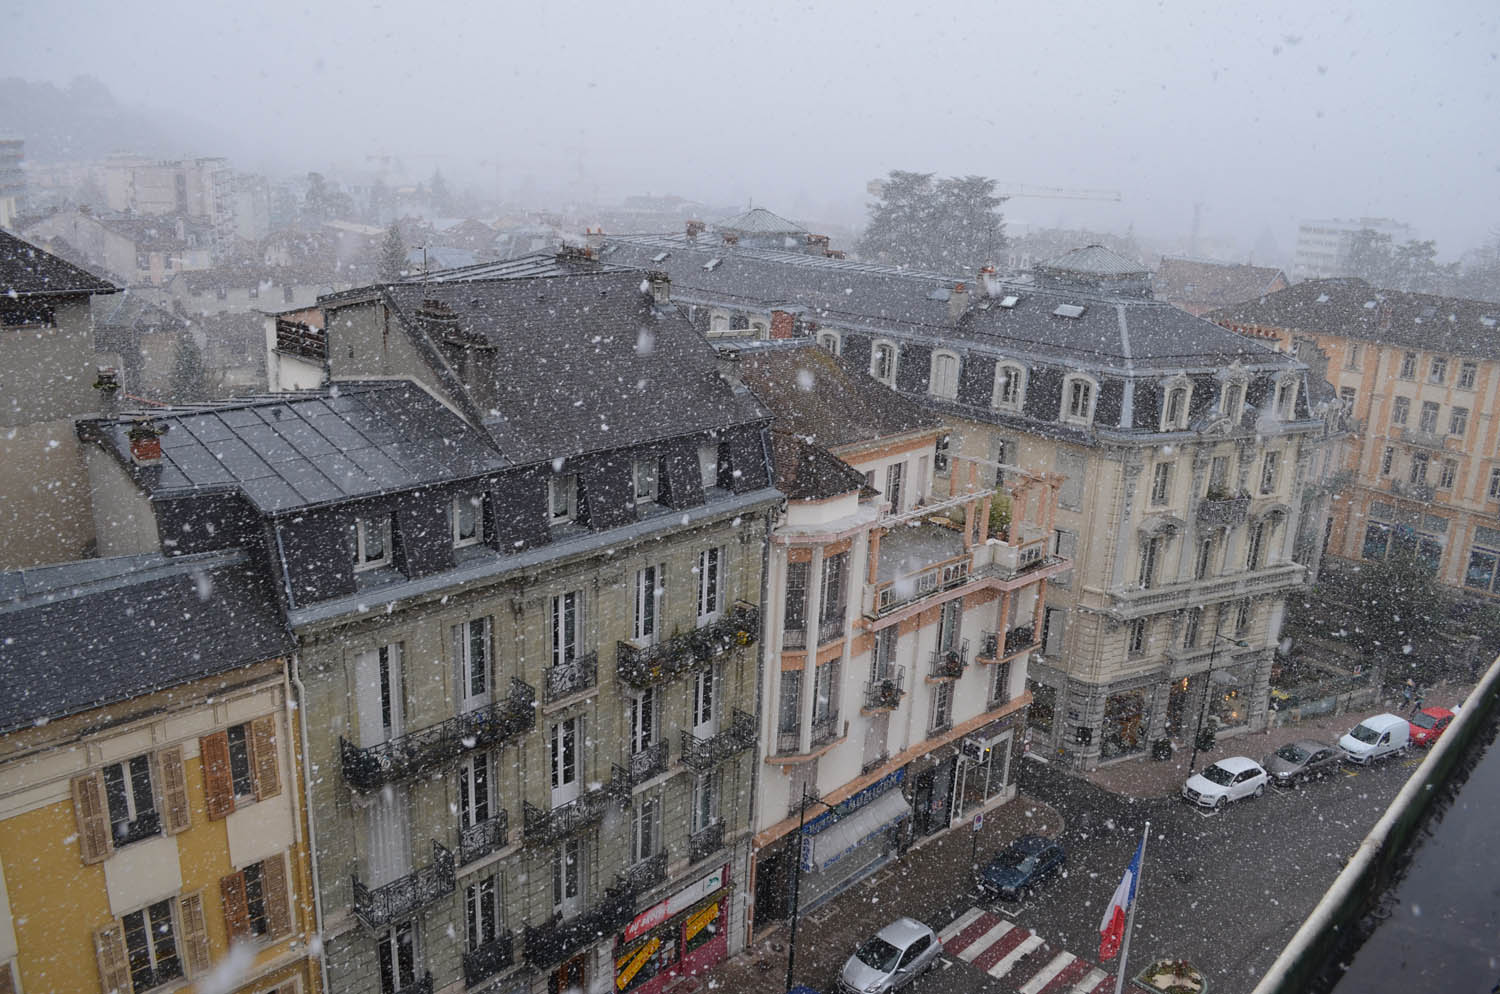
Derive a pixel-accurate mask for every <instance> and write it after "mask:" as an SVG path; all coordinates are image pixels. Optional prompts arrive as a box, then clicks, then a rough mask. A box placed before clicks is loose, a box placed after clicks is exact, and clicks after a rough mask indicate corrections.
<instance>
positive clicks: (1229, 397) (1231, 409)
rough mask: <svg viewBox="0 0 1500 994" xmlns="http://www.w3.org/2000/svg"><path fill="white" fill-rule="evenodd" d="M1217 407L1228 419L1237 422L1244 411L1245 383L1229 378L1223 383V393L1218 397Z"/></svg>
mask: <svg viewBox="0 0 1500 994" xmlns="http://www.w3.org/2000/svg"><path fill="white" fill-rule="evenodd" d="M1219 408H1220V410H1222V411H1223V412H1224V416H1225V417H1226V418H1228V419H1229V420H1230V421H1234V422H1238V421H1239V420H1240V415H1241V414H1243V413H1244V412H1245V384H1244V383H1242V382H1241V381H1239V380H1231V381H1230V382H1228V383H1226V384H1224V394H1223V396H1222V397H1220V398H1219Z"/></svg>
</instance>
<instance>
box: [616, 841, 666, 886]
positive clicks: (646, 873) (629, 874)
mask: <svg viewBox="0 0 1500 994" xmlns="http://www.w3.org/2000/svg"><path fill="white" fill-rule="evenodd" d="M666 879H667V851H666V850H665V849H663V850H662V851H661V852H659V853H657V854H656V855H655V856H647V857H646V858H645V859H643V860H641V861H640V862H639V863H636V864H635V865H634V866H630V867H627V868H625V869H624V870H621V871H620V884H621V886H624V887H627V888H629V889H630V890H633V891H635V892H636V893H637V894H639V893H642V892H644V891H648V890H650V889H651V888H652V887H655V886H656V885H657V884H659V883H661V882H662V881H663V880H666Z"/></svg>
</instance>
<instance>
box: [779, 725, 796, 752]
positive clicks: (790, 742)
mask: <svg viewBox="0 0 1500 994" xmlns="http://www.w3.org/2000/svg"><path fill="white" fill-rule="evenodd" d="M800 748H802V732H801V730H800V729H796V728H793V729H790V730H789V731H777V733H776V755H778V756H786V755H790V754H791V753H794V752H796V751H797V750H798V749H800Z"/></svg>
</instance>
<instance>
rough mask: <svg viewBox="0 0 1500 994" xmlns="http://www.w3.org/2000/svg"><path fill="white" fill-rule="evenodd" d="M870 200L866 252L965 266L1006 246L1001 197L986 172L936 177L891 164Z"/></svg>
mask: <svg viewBox="0 0 1500 994" xmlns="http://www.w3.org/2000/svg"><path fill="white" fill-rule="evenodd" d="M879 196H880V199H879V200H878V201H876V202H874V203H872V204H870V205H869V210H870V223H869V225H868V226H867V227H866V228H865V233H864V235H863V237H861V238H860V240H859V242H858V244H857V245H856V248H857V250H858V251H859V253H860V254H861V255H863V256H866V257H868V258H872V259H879V260H881V261H884V262H890V263H894V264H896V265H899V266H912V267H916V268H920V269H933V270H940V271H945V272H964V271H967V270H970V269H974V268H977V267H978V266H980V265H982V264H984V263H985V262H988V261H991V260H992V259H993V258H994V257H995V255H996V253H998V252H999V251H1000V250H1001V249H1002V248H1004V246H1005V222H1004V218H1003V217H1002V216H1001V214H1000V205H1001V204H1002V203H1003V198H1001V197H998V196H996V195H995V181H994V180H991V179H986V178H985V177H983V176H963V177H949V178H945V179H938V180H936V181H934V179H933V174H932V173H912V172H903V171H901V170H893V171H892V172H891V173H890V174H889V175H888V176H887V178H886V179H885V180H884V182H883V183H882V185H881V190H880V194H879Z"/></svg>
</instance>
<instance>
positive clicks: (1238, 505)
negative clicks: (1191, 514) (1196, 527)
mask: <svg viewBox="0 0 1500 994" xmlns="http://www.w3.org/2000/svg"><path fill="white" fill-rule="evenodd" d="M1249 513H1250V497H1249V495H1248V494H1241V495H1240V496H1238V497H1223V498H1209V497H1205V498H1203V499H1202V500H1200V501H1199V502H1198V510H1197V517H1198V521H1199V523H1200V524H1205V525H1238V524H1241V523H1243V522H1244V520H1245V517H1246V516H1247V515H1248V514H1249Z"/></svg>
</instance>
